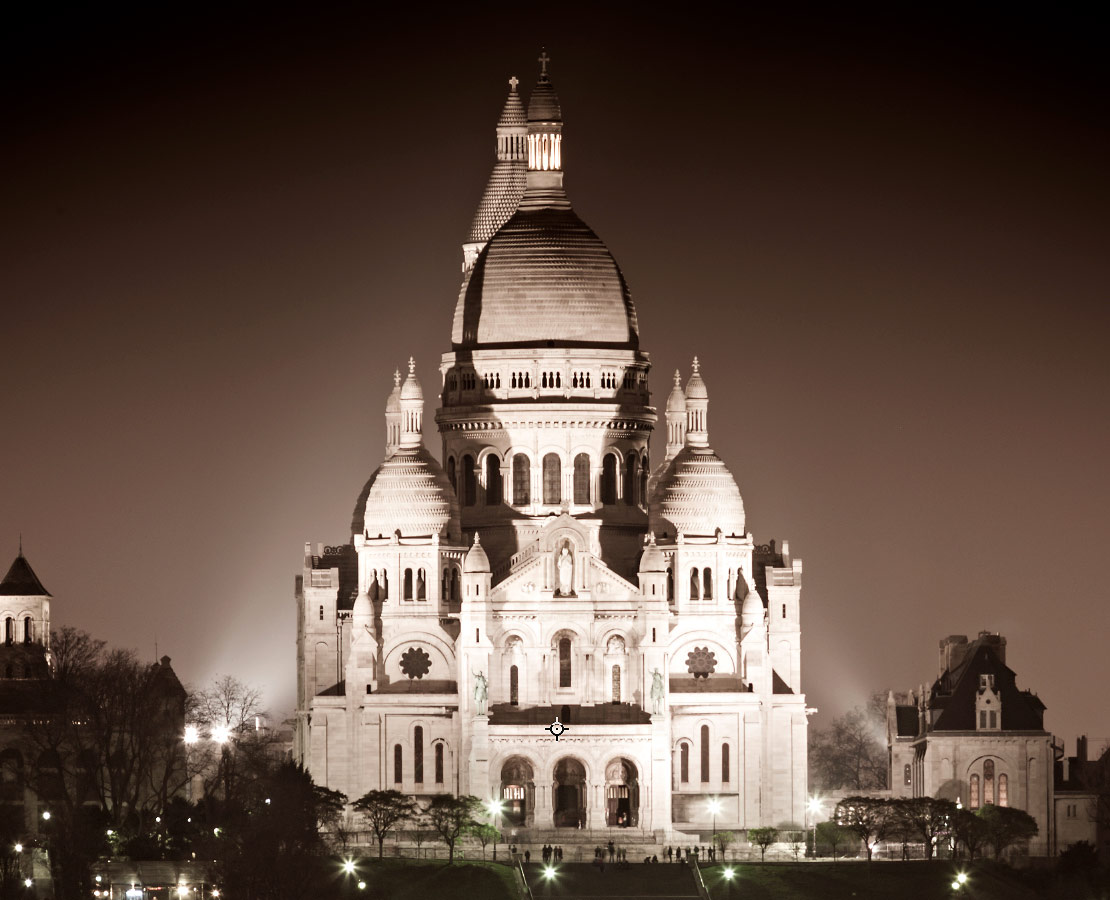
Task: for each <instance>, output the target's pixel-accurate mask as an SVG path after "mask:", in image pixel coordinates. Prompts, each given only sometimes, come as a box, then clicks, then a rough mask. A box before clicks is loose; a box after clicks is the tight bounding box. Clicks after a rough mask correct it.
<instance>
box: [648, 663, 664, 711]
mask: <svg viewBox="0 0 1110 900" xmlns="http://www.w3.org/2000/svg"><path fill="white" fill-rule="evenodd" d="M651 714H652V715H653V716H661V715H662V714H663V673H662V672H660V671H659V670H658V669H656V670H655V671H654V672H652V673H651Z"/></svg>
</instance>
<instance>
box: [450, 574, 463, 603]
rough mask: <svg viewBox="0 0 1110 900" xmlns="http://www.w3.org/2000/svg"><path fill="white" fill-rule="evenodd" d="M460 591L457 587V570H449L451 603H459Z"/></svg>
mask: <svg viewBox="0 0 1110 900" xmlns="http://www.w3.org/2000/svg"><path fill="white" fill-rule="evenodd" d="M460 590H461V588H460V587H459V570H458V569H456V568H454V567H452V568H451V601H452V602H453V603H458V602H459V600H460V598H461V596H462V595H461V593H460Z"/></svg>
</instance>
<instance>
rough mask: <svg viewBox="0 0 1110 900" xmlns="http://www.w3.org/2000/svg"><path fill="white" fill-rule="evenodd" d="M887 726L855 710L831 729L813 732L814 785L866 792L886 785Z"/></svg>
mask: <svg viewBox="0 0 1110 900" xmlns="http://www.w3.org/2000/svg"><path fill="white" fill-rule="evenodd" d="M884 729H885V726H884V725H883V723H882V722H880V721H876V720H875V717H874V715H873V714H870V713H868V712H865V711H864V710H863V709H860V708H858V707H857V708H856V709H853V710H851V711H850V712H846V713H844V715H842V716H838V717H837V718H835V719H833V721H832V722H831V723H830V724H829V726H828V728H825V729H810V732H809V735H810V742H809V744H810V745H809V763H810V777H811V780H812V782H813V783H814V784H815V785H816V786H817V787H820V788H821V789H823V790H836V789H842V790H852V791H867V790H875V789H882V788H885V787H886V786H887V768H888V764H887V751H886V746H885V743H884V741H885V737H884Z"/></svg>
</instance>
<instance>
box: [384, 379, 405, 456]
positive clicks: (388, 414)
mask: <svg viewBox="0 0 1110 900" xmlns="http://www.w3.org/2000/svg"><path fill="white" fill-rule="evenodd" d="M400 446H401V370H400V369H394V371H393V390H392V391H390V393H389V399H387V400H386V401H385V455H386V456H392V455H393V454H394V453H396V452H397V448H398V447H400Z"/></svg>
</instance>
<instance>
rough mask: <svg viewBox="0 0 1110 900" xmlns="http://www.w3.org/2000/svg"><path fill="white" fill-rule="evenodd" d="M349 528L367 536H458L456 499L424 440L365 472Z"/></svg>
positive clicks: (459, 532) (455, 538)
mask: <svg viewBox="0 0 1110 900" xmlns="http://www.w3.org/2000/svg"><path fill="white" fill-rule="evenodd" d="M352 529H353V531H354V532H355V533H358V534H361V533H363V532H364V531H365V533H366V535H367V536H368V537H373V538H376V537H379V536H381V537H388V536H389V535H391V534H393V533H395V532H397V531H400V532H401V537H429V536H430V535H433V534H438V535H440V536H441V537H445V538H447V539H448V540H458V539H459V536H460V534H461V530H462V529H461V528H460V526H459V502H458V500H457V499H456V498H455V492H454V491H453V490H452V489H451V483H450V482H449V481H448V480H447V475H446V474H445V473H444V471H443V469H442V468H441V467H440V465H439V463H438V462H436V461H435V459H434V458H433V457H432V455H431V454H430V453H429V452H428V451H427V450H426V449H425V448H424V447H423V445H421V446H418V447H411V448H402V449H400V450H398V451H397V452H396V453H394V454H393V455H392V456H390V457H389V458H388V459H387V460H386V461H385V462H383V463H382V464H381V466H379V467H378V470H377V471H376V472H374V474H373V475H371V476H370V480H369V481H368V482H367V483H366V487H364V488H363V490H362V494H361V495H360V496H359V499H358V502H357V503H356V504H355V512H354V519H353V521H352Z"/></svg>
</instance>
